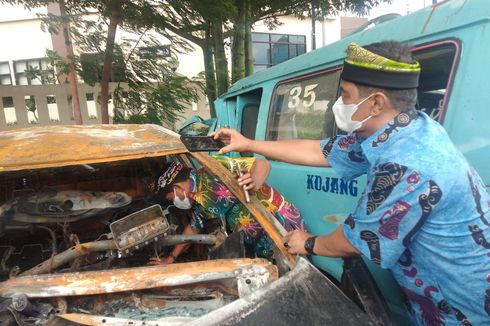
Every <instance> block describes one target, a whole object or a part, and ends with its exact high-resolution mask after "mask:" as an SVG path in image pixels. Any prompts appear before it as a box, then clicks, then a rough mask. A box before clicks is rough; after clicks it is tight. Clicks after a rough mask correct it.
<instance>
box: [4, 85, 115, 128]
mask: <svg viewBox="0 0 490 326" xmlns="http://www.w3.org/2000/svg"><path fill="white" fill-rule="evenodd" d="M116 86H117V83H110V84H109V92H110V93H111V94H112V93H113V92H114V89H115V88H116ZM78 93H79V99H80V110H81V114H82V120H83V124H97V123H101V114H100V105H99V103H98V101H97V98H98V96H99V93H100V85H95V86H90V85H87V84H78ZM70 97H71V93H70V86H69V85H68V84H65V85H29V86H0V131H2V130H9V129H16V128H23V127H28V126H33V125H36V124H41V125H50V124H59V125H66V124H75V120H74V118H73V113H72V112H71V111H72V109H71V103H70ZM110 102H111V101H110ZM33 106H35V108H36V110H35V111H34V112H32V111H29V110H28V109H29V107H30V108H33ZM112 111H113V106H112V103H109V115H110V116H111V115H112Z"/></svg>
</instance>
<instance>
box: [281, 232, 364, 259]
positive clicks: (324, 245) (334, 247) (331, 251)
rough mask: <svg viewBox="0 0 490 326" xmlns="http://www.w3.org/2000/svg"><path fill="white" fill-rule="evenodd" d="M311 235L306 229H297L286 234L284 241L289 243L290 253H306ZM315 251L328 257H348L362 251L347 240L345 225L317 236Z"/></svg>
mask: <svg viewBox="0 0 490 326" xmlns="http://www.w3.org/2000/svg"><path fill="white" fill-rule="evenodd" d="M311 236H312V235H311V234H309V233H306V232H304V231H301V230H295V231H291V232H289V233H288V234H286V236H285V237H284V239H283V241H284V243H285V244H287V248H288V252H289V253H291V254H302V255H306V254H307V252H306V250H305V241H306V239H308V238H310V237H311ZM313 252H314V253H315V255H318V256H326V257H346V256H352V255H358V254H360V253H361V252H360V251H359V250H357V249H356V248H355V247H354V246H352V245H351V244H350V242H349V240H347V238H346V237H345V235H344V231H343V226H339V227H337V229H336V230H335V231H334V232H332V233H330V234H328V235H324V236H319V237H317V238H316V240H315V246H314V247H313Z"/></svg>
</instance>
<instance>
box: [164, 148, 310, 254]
mask: <svg viewBox="0 0 490 326" xmlns="http://www.w3.org/2000/svg"><path fill="white" fill-rule="evenodd" d="M216 159H217V160H218V161H219V162H220V163H221V164H223V165H224V166H225V167H227V168H229V169H232V168H233V164H234V163H235V162H237V161H238V162H239V164H240V165H241V166H242V169H243V171H244V172H245V173H244V174H243V176H241V177H239V178H238V180H237V181H238V184H239V185H240V186H245V188H246V189H247V190H249V191H250V190H255V191H256V192H255V195H256V196H257V198H258V199H259V200H260V202H261V203H262V204H263V205H264V206H265V207H266V208H267V209H268V210H269V212H271V213H272V215H273V216H274V217H275V218H276V219H277V220H278V221H279V222H280V223H281V224H282V225H283V227H284V228H285V229H286V230H287V231H292V230H298V229H299V230H305V231H306V228H305V225H304V223H303V219H302V218H301V214H300V212H299V211H298V209H296V207H294V205H293V204H291V203H290V202H288V201H287V200H285V199H284V197H283V196H282V195H281V194H280V193H279V192H278V191H277V190H275V189H274V188H272V187H270V186H269V185H267V184H265V183H264V181H265V179H266V178H267V175H268V174H269V171H270V163H269V162H268V161H266V160H263V159H259V158H240V159H234V160H231V159H229V158H227V157H222V156H216ZM245 170H246V171H245ZM157 188H158V192H159V193H160V194H161V195H165V197H166V198H167V199H168V200H170V201H172V202H173V203H174V205H175V206H176V207H177V208H180V209H191V213H192V218H191V222H190V224H189V225H187V226H186V227H185V229H184V231H183V234H197V233H200V232H201V230H202V229H203V228H205V227H206V224H207V223H208V222H210V221H212V220H215V219H220V220H221V222H222V223H223V224H224V225H226V228H227V229H228V230H229V231H239V230H243V232H244V234H245V243H246V245H247V246H249V247H250V249H252V250H253V251H254V252H255V254H256V256H258V257H262V258H267V259H272V244H271V240H270V239H269V237H268V236H267V235H266V233H265V231H264V230H263V229H262V227H261V226H260V224H259V223H258V222H256V221H255V220H254V218H253V216H252V215H251V213H250V212H249V211H248V209H246V208H245V206H243V204H242V203H241V202H240V201H239V200H238V199H237V198H236V197H235V196H234V195H233V194H232V193H231V191H230V190H229V189H228V188H227V187H226V186H225V185H224V184H223V183H222V182H221V181H219V180H218V179H217V178H215V177H214V176H213V175H211V174H209V173H207V172H206V171H204V170H203V169H199V170H194V169H191V168H187V167H185V166H184V165H183V164H181V163H171V164H170V166H169V167H168V168H167V169H166V170H165V172H164V173H163V174H162V175H161V176H160V178H159V179H158V182H157ZM188 247H189V245H188V244H181V245H177V246H175V247H174V248H173V250H172V252H171V254H170V255H169V256H168V257H165V258H162V259H158V260H157V261H156V263H158V264H170V263H173V262H174V261H175V260H176V259H177V257H179V255H181V254H182V252H184V251H185V250H186V249H187V248H188Z"/></svg>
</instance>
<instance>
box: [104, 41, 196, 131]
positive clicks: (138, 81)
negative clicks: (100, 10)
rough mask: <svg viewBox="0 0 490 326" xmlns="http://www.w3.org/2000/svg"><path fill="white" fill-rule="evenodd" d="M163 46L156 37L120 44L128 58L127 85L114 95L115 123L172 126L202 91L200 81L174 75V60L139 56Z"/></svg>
mask: <svg viewBox="0 0 490 326" xmlns="http://www.w3.org/2000/svg"><path fill="white" fill-rule="evenodd" d="M160 46H161V44H160V43H159V42H158V41H157V40H156V39H155V38H153V37H150V36H147V37H142V38H140V39H139V40H137V41H135V40H132V39H124V40H123V42H122V43H121V44H120V49H121V52H122V53H127V54H128V57H126V83H127V86H128V88H127V89H126V88H125V87H123V86H121V85H120V86H119V87H118V88H117V89H116V90H115V92H114V107H115V108H116V109H115V112H114V113H115V116H114V122H115V123H155V124H159V125H162V124H165V123H167V124H173V123H174V122H175V121H176V120H177V119H178V118H179V117H180V114H181V113H182V112H183V111H184V110H185V108H186V106H188V105H189V104H190V103H191V102H196V101H197V100H198V94H199V91H202V89H203V82H202V80H200V79H195V80H191V79H189V78H187V77H184V76H179V75H177V74H176V73H175V72H174V68H175V61H176V60H177V59H176V58H175V57H169V58H160V57H150V58H147V57H146V56H140V55H139V52H138V51H136V50H135V49H136V48H142V47H143V48H154V47H160Z"/></svg>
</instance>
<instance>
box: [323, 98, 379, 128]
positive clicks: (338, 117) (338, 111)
mask: <svg viewBox="0 0 490 326" xmlns="http://www.w3.org/2000/svg"><path fill="white" fill-rule="evenodd" d="M372 95H373V94H371V95H369V96H368V97H366V98H365V99H364V100H362V101H361V102H359V103H357V104H344V101H343V100H342V96H341V97H339V98H338V99H337V101H335V103H334V105H333V106H332V111H333V114H334V116H335V122H336V123H337V126H338V127H339V128H340V129H342V130H343V131H347V132H353V131H355V130H357V129H359V128H361V126H362V124H363V123H364V122H366V121H368V120H369V119H370V118H371V117H372V115H370V116H369V117H367V118H366V119H364V120H362V121H354V120H352V116H353V115H354V113H356V111H357V109H358V108H359V105H361V104H362V103H364V101H366V100H367V99H368V98H370V97H371V96H372Z"/></svg>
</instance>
